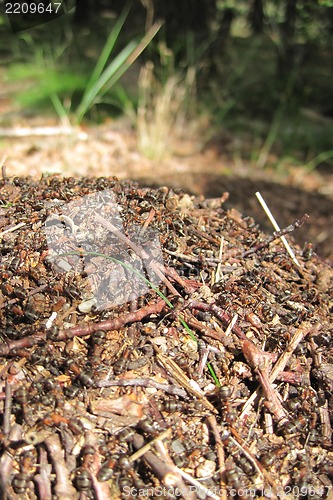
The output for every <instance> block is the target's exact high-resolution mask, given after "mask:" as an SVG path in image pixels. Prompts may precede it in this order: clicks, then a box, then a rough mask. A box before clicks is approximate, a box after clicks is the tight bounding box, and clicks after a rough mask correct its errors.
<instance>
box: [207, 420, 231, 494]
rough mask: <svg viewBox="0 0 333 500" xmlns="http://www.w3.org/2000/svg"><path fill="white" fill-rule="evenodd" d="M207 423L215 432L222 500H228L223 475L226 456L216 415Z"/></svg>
mask: <svg viewBox="0 0 333 500" xmlns="http://www.w3.org/2000/svg"><path fill="white" fill-rule="evenodd" d="M207 421H208V423H209V425H210V427H211V429H212V431H213V434H214V439H215V443H216V451H217V458H218V461H219V473H220V488H221V500H227V485H226V484H225V482H224V480H223V473H224V471H225V455H224V447H223V443H222V439H221V436H220V433H219V430H218V427H217V422H216V418H215V415H210V416H209V417H208V418H207Z"/></svg>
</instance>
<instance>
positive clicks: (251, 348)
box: [242, 340, 288, 425]
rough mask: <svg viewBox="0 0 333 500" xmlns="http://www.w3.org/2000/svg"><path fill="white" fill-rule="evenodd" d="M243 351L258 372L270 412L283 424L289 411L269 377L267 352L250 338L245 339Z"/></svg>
mask: <svg viewBox="0 0 333 500" xmlns="http://www.w3.org/2000/svg"><path fill="white" fill-rule="evenodd" d="M242 351H243V353H244V356H245V358H246V360H247V362H248V363H249V364H250V366H251V367H252V368H253V369H254V371H255V372H256V373H257V374H258V378H259V382H260V385H261V387H262V389H263V391H264V393H265V396H266V398H267V400H268V402H267V404H266V405H267V406H269V410H270V412H271V413H273V415H274V417H275V418H276V420H277V421H278V422H279V423H280V424H281V425H282V424H283V423H284V422H286V421H287V420H288V413H287V412H286V410H285V409H284V408H283V406H282V399H281V397H280V396H279V394H278V393H277V391H276V390H275V389H274V387H273V386H272V383H271V381H270V379H269V373H268V369H267V365H268V360H267V354H266V353H264V352H263V351H262V350H261V349H259V348H258V347H257V346H256V345H255V344H253V342H251V341H250V340H244V342H243V346H242Z"/></svg>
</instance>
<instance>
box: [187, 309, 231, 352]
mask: <svg viewBox="0 0 333 500" xmlns="http://www.w3.org/2000/svg"><path fill="white" fill-rule="evenodd" d="M179 316H180V317H181V318H182V319H183V320H184V321H185V322H186V323H187V324H188V325H189V326H191V327H192V328H194V329H196V330H198V331H199V332H200V333H202V335H204V336H205V337H209V338H211V339H215V340H219V341H220V342H221V344H223V345H224V346H225V347H230V345H231V344H232V339H231V338H230V337H227V336H226V335H225V334H224V333H223V332H221V333H220V332H217V331H216V330H213V328H210V327H209V326H206V325H204V324H203V323H202V322H201V321H199V320H198V319H197V318H195V317H194V316H192V315H191V314H189V313H188V312H186V314H181V315H179Z"/></svg>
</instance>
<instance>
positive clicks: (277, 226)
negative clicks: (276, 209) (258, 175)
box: [256, 191, 300, 266]
mask: <svg viewBox="0 0 333 500" xmlns="http://www.w3.org/2000/svg"><path fill="white" fill-rule="evenodd" d="M256 197H257V198H258V201H259V203H260V205H261V206H262V208H263V209H264V211H265V213H266V215H267V217H268V218H269V220H270V221H271V223H272V225H273V227H274V229H275V231H281V229H280V227H279V225H278V223H277V222H276V220H275V219H274V216H273V214H272V212H271V211H270V209H269V208H268V206H267V204H266V202H265V200H264V199H263V197H262V196H261V194H260V193H259V191H257V192H256ZM281 241H282V243H283V244H284V246H285V247H286V250H287V252H288V253H289V255H290V257H291V259H292V261H293V262H294V263H295V264H296V265H297V266H300V264H299V262H298V260H297V259H296V256H295V254H294V252H293V250H292V248H291V246H290V245H289V243H288V241H287V240H286V238H285V236H281Z"/></svg>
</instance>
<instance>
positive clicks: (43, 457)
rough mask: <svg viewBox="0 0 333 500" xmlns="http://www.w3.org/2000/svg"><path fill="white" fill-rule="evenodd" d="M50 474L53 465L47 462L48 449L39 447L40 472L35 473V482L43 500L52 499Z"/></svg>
mask: <svg viewBox="0 0 333 500" xmlns="http://www.w3.org/2000/svg"><path fill="white" fill-rule="evenodd" d="M50 474H51V466H50V464H48V462H47V453H46V450H45V449H44V448H42V447H39V473H38V474H36V475H35V477H34V482H35V483H36V484H37V489H38V493H39V498H42V499H43V500H52V492H51V482H50Z"/></svg>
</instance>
